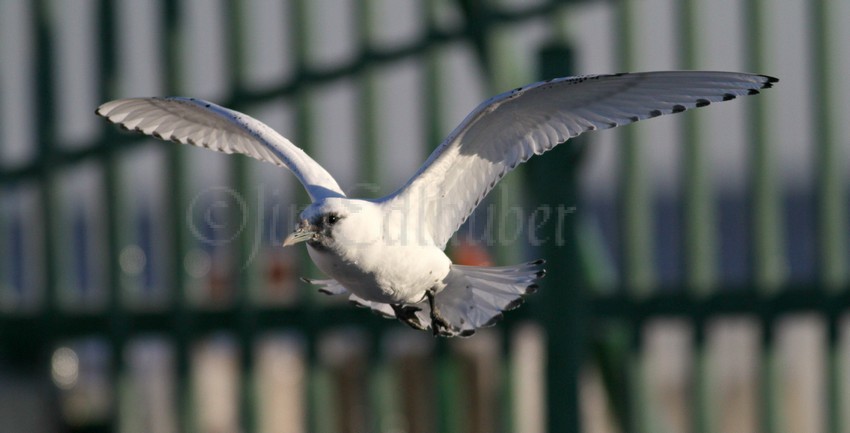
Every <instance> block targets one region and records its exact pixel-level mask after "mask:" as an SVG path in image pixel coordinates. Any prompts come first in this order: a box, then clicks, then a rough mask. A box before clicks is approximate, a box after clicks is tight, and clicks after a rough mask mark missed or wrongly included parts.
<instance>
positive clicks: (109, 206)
mask: <svg viewBox="0 0 850 433" xmlns="http://www.w3.org/2000/svg"><path fill="white" fill-rule="evenodd" d="M113 3H114V2H113V0H101V1H100V4H99V10H98V12H97V13H98V15H99V19H100V26H99V30H100V53H99V56H98V57H99V59H100V74H101V76H100V89H99V94H100V98H101V100H104V101H105V100H109V99H112V98H111V96H112V95H114V94H115V92H114V87H113V86H114V82H115V80H114V71H115V52H116V51H115V43H116V42H115V36H116V35H115V31H114V25H115V19H114V9H113ZM105 126H107V127H108V125H105ZM114 131H115V129H114V128H108V132H107V133H106V136H105V137H104V138H105V139H106V140H108V137H110V136H114V135H113V134H114V133H115V132H114ZM101 157H102V159H101V160H100V161H99V162H100V163H101V165H102V174H103V187H102V194H103V196H102V200H103V203H104V204H105V207H106V227H105V230H106V239H107V248H106V260H107V264H108V266H107V268H108V269H107V296H108V299H107V308H108V309H109V310H108V316H109V328H110V329H109V336H110V340H111V341H110V343H111V349H112V370H111V378H112V390H113V391H112V392H113V401H114V403H113V405H114V407H113V417H112V426H113V429H115V430H117V429H118V426H121V425H122V420H121V417H122V416H123V415H124V414H122V413H121V407H122V403H121V402H122V400H123V399H124V398H125V396H126V393H125V392H124V389H125V388H126V387H125V386H124V382H125V380H126V376H125V375H126V362H125V359H124V348H125V347H126V343H127V326H128V323H127V313H126V311H125V308H124V307H125V304H124V302H123V287H122V285H121V265H120V262H119V260H118V257H119V251H120V248H121V246H120V236H119V227H120V225H121V222H120V218H121V215H120V210H119V209H120V201H119V200H120V190H121V187H120V185H121V176H120V174H119V172H118V163H117V158H118V156H117V151H116V150H115V148H114V147H111V148H107V150H106V153H105V154H103V155H101Z"/></svg>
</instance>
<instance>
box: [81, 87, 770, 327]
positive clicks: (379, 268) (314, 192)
mask: <svg viewBox="0 0 850 433" xmlns="http://www.w3.org/2000/svg"><path fill="white" fill-rule="evenodd" d="M776 81H778V80H777V79H775V78H772V77H767V76H763V75H754V74H745V73H733V72H706V71H674V72H645V73H632V74H616V75H593V76H583V77H568V78H558V79H553V80H549V81H545V82H539V83H534V84H530V85H528V86H525V87H521V88H518V89H515V90H512V91H510V92H506V93H503V94H500V95H498V96H495V97H493V98H491V99H489V100H487V101H485V102H483V103H482V104H481V105H479V106H478V107H477V108H476V109H475V110H473V111H472V113H470V114H469V115H468V116H467V117H466V119H464V120H463V122H461V124H460V125H459V126H458V127H457V128H455V130H454V131H452V133H451V134H450V135H449V137H448V138H447V139H446V140H445V141H444V142H443V143H442V144H441V145H440V146H439V147H438V148H437V149H436V150H435V151H434V152H433V153H432V154H431V156H430V157H429V158H428V160H427V161H426V162H425V164H424V165H423V166H422V168H420V169H419V171H418V172H417V173H416V174H415V175H414V176H413V177H412V178H411V179H410V180H409V181H408V182H407V183H406V184H405V185H404V186H402V187H401V188H400V189H399V190H398V191H396V192H394V193H393V194H390V195H389V196H387V197H384V198H381V199H377V200H357V199H349V198H346V197H345V194H344V193H343V192H342V189H341V188H340V187H339V185H337V183H336V181H335V180H334V179H333V177H331V175H330V174H328V172H327V171H326V170H325V169H324V168H322V167H321V166H320V165H319V164H317V163H316V162H315V161H314V160H313V159H312V158H310V157H309V156H308V155H307V154H306V153H304V151H302V150H301V149H300V148H298V147H296V146H295V145H294V144H292V142H290V141H289V140H287V139H286V138H284V137H282V136H281V135H279V134H278V133H276V132H275V131H273V130H272V129H271V128H269V127H268V126H266V125H265V124H263V123H262V122H260V121H258V120H256V119H254V118H252V117H250V116H247V115H245V114H242V113H239V112H237V111H233V110H229V109H227V108H223V107H220V106H218V105H215V104H213V103H211V102H207V101H203V100H199V99H194V98H175V97H169V98H131V99H120V100H116V101H111V102H107V103H105V104H103V105H101V106H100V107H99V108H98V109H97V114H99V115H101V116H104V117H106V118H107V119H108V120H109V121H111V122H113V123H117V124H119V125H121V126H122V127H124V128H126V129H130V130H135V131H139V132H141V133H143V134H147V135H152V136H155V137H158V138H161V139H164V140H172V141H176V142H179V143H184V144H192V145H195V146H201V147H206V148H209V149H212V150H216V151H220V152H225V153H242V154H244V155H248V156H250V157H252V158H256V159H259V160H262V161H267V162H271V163H273V164H276V165H280V166H284V167H287V168H288V169H290V170H291V171H292V172H293V173H294V174H295V175H296V177H298V179H299V180H300V181H301V183H302V184H303V185H304V187H305V188H306V189H307V192H308V193H309V194H310V197H311V199H312V200H313V203H312V204H311V205H310V206H309V207H308V208H307V209H305V210H304V212H303V213H302V214H301V218H302V221H301V224H299V226H298V228H297V229H296V231H295V232H294V233H293V234H292V235H291V236H290V237H289V238H287V240H286V241H285V242H284V245H289V244H292V243H296V242H301V241H307V245H308V251H309V252H310V255H311V257H312V258H313V260H314V261H315V262H316V264H317V266H318V267H319V269H321V270H322V271H323V272H325V273H326V274H328V275H329V276H330V277H332V279H328V280H319V281H312V282H313V283H315V284H317V285H319V286H320V287H321V288H320V289H319V290H320V291H323V292H325V293H329V294H344V293H350V297H351V300H352V302H354V303H355V304H357V305H360V306H363V307H367V308H371V309H373V310H375V311H376V312H378V313H380V314H382V315H384V316H388V317H398V318H399V319H401V320H402V321H404V322H405V323H407V324H408V325H410V326H413V327H415V328H418V329H428V328H431V329H432V330H433V331H434V333H435V334H440V335H445V336H453V335H471V334H472V333H473V332H474V331H475V329H478V328H480V327H483V326H489V325H491V324H493V323H494V321H495V320H496V319H498V318H499V317H501V313H502V311H504V310H509V309H511V308H514V307H516V306H518V305H519V303H520V302H521V300H522V297H523V296H524V295H525V294H526V293H529V292H532V291H534V290H535V289H536V287H537V286H536V284H535V282H536V281H537V280H538V279H539V278H541V277H542V276H543V271H542V269H541V266H542V261H537V262H531V263H527V264H524V265H519V266H509V267H502V268H482V267H468V266H459V265H454V264H452V263H451V261H450V260H449V259H448V257H447V256H446V255H445V254H444V253H443V249H444V248H445V245H446V243H447V242H448V240H449V238H450V237H451V236H452V234H453V233H454V232H455V231H456V230H457V229H458V228H459V227H460V225H461V224H463V222H464V221H465V220H466V219H467V218H468V217H469V215H470V213H471V212H472V211H473V210H474V209H475V207H476V206H477V205H478V203H479V202H480V201H481V200H482V199H483V198H484V197H485V196H486V195H487V193H488V192H489V191H490V190H491V189H492V188H493V187H494V186H495V185H496V183H497V182H498V181H499V179H501V178H502V177H503V176H504V175H505V174H507V173H508V172H509V171H511V170H513V169H514V168H515V167H516V166H517V165H519V164H520V163H522V162H525V161H526V160H528V159H529V158H530V157H531V156H533V155H540V154H542V153H544V152H546V151H548V150H550V149H552V148H553V147H555V146H556V145H558V144H560V143H563V142H564V141H566V140H568V139H569V138H572V137H575V136H577V135H579V134H581V133H583V132H585V131H592V130H597V129H607V128H613V127H616V126H620V125H625V124H628V123H633V122H637V121H639V120H643V119H648V118H652V117H657V116H661V115H665V114H671V113H678V112H682V111H685V110H687V109H690V108H695V107H702V106H706V105H709V104H710V103H713V102H720V101H727V100H731V99H735V98H737V97H738V96H744V95H752V94H756V93H758V92H759V90H760V89H764V88H769V87H771V86H772V84H773V83H775V82H776ZM426 300H427V301H428V302H425V301H426Z"/></svg>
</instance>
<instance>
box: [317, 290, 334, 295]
mask: <svg viewBox="0 0 850 433" xmlns="http://www.w3.org/2000/svg"><path fill="white" fill-rule="evenodd" d="M319 293H321V294H323V295H328V296H331V295H333V294H334V293H333V292H331V291H330V290H325V289H319Z"/></svg>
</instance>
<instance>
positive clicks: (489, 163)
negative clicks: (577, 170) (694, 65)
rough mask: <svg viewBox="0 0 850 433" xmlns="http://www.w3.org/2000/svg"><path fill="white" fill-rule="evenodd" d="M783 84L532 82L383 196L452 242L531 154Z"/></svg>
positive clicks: (702, 78) (615, 79) (498, 99)
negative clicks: (481, 204) (583, 136)
mask: <svg viewBox="0 0 850 433" xmlns="http://www.w3.org/2000/svg"><path fill="white" fill-rule="evenodd" d="M776 81H778V80H777V79H776V78H772V77H767V76H763V75H754V74H745V73H734V72H705V71H672V72H644V73H633V74H617V75H592V76H581V77H567V78H558V79H553V80H549V81H545V82H539V83H534V84H530V85H528V86H525V87H521V88H518V89H515V90H512V91H510V92H506V93H503V94H501V95H498V96H495V97H493V98H491V99H489V100H487V101H485V102H483V103H482V104H481V105H479V106H478V108H476V109H475V110H474V111H473V112H472V113H470V114H469V115H468V116H467V117H466V119H464V120H463V122H461V124H460V125H459V126H458V127H457V128H456V129H455V130H454V131H452V133H451V134H450V135H449V137H448V138H447V139H446V140H445V141H444V142H443V143H442V144H441V145H440V146H439V147H438V148H437V149H436V150H435V151H434V152H433V153H432V154H431V156H430V157H429V158H428V160H427V161H426V162H425V164H424V165H423V166H422V168H420V169H419V171H418V172H417V173H416V174H415V175H414V176H413V177H412V178H411V179H410V180H409V181H408V182H407V184H405V186H403V187H402V188H401V189H399V190H398V191H397V192H395V193H393V194H391V195H390V196H387V197H386V198H384V201H385V202H386V203H387V205H388V206H394V207H397V206H402V203H403V206H404V207H406V208H407V209H408V211H409V212H415V213H416V215H418V216H419V218H418V219H419V220H420V221H424V222H425V224H426V226H425V227H424V230H425V233H422V234H423V235H425V236H426V238H427V239H431V240H432V241H433V243H434V244H435V245H438V246H440V247H445V245H446V242H448V240H449V238H450V237H451V236H452V234H453V233H454V232H455V231H456V230H457V229H458V228H459V227H460V225H461V224H463V222H464V221H466V219H467V218H468V217H469V214H470V213H472V211H473V210H474V209H475V207H476V206H477V205H478V203H479V202H480V201H481V200H482V199H483V198H484V197H485V196H486V195H487V193H488V192H490V190H491V189H493V187H494V186H495V185H496V183H497V182H498V181H499V180H500V179H501V178H502V177H503V176H504V175H505V174H507V173H508V172H510V171H511V170H513V169H514V168H516V166H517V165H519V164H521V163H523V162H525V161H526V160H528V159H529V158H530V157H531V156H533V155H540V154H542V153H544V152H546V151H548V150H550V149H552V148H553V147H555V146H556V145H558V144H560V143H563V142H564V141H566V140H568V139H570V138H572V137H575V136H577V135H579V134H581V133H583V132H585V131H593V130H597V129H608V128H613V127H616V126H620V125H626V124H629V123H634V122H637V121H639V120H644V119H649V118H653V117H658V116H661V115H666V114H673V113H679V112H682V111H685V110H687V109H691V108H697V107H704V106H706V105H709V104H711V103H714V102H721V101H728V100H731V99H735V98H737V97H739V96H746V95H753V94H757V93H758V92H759V89H764V88H769V87H771V86H772V84H773V83H775V82H776ZM411 207H413V208H412V209H411Z"/></svg>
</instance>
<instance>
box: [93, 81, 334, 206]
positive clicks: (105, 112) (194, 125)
mask: <svg viewBox="0 0 850 433" xmlns="http://www.w3.org/2000/svg"><path fill="white" fill-rule="evenodd" d="M95 112H96V113H97V114H98V115H100V116H103V117H105V118H106V119H108V120H109V121H110V122H112V123H115V124H118V125H120V126H121V127H123V128H126V129H128V130H133V131H138V132H141V133H142V134H145V135H151V136H154V137H156V138H159V139H162V140H171V141H174V142H177V143H183V144H191V145H193V146H200V147H205V148H207V149H212V150H215V151H218V152H224V153H241V154H243V155H247V156H250V157H252V158H255V159H259V160H260V161H266V162H271V163H272V164H276V165H279V166H282V167H286V168H288V169H289V170H291V171H292V172H293V173H294V174H295V176H296V177H297V178H298V180H299V181H301V183H302V184H303V185H304V188H306V189H307V193H309V194H310V198H311V199H312V200H313V201H316V200H319V199H322V198H325V197H345V194H344V193H343V192H342V189H340V187H339V185H337V183H336V181H335V180H334V178H333V177H331V175H330V174H329V173H328V172H327V171H326V170H325V169H324V168H322V166H321V165H319V164H318V163H317V162H316V161H314V160H313V159H312V158H310V156H308V155H307V154H306V153H304V151H303V150H301V148H299V147H297V146H295V145H294V144H292V142H291V141H289V140H287V139H286V138H284V137H283V136H281V135H280V134H278V133H277V132H275V131H274V130H273V129H271V128H270V127H269V126H268V125H266V124H265V123H263V122H260V121H259V120H257V119H254V118H253V117H251V116H248V115H246V114H243V113H240V112H238V111H234V110H230V109H227V108H224V107H221V106H219V105H216V104H213V103H212V102H207V101H204V100H202V99H195V98H182V97H167V98H129V99H118V100H115V101H110V102H106V103H104V104H102V105H101V106H100V107H98V108H97V111H95Z"/></svg>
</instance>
